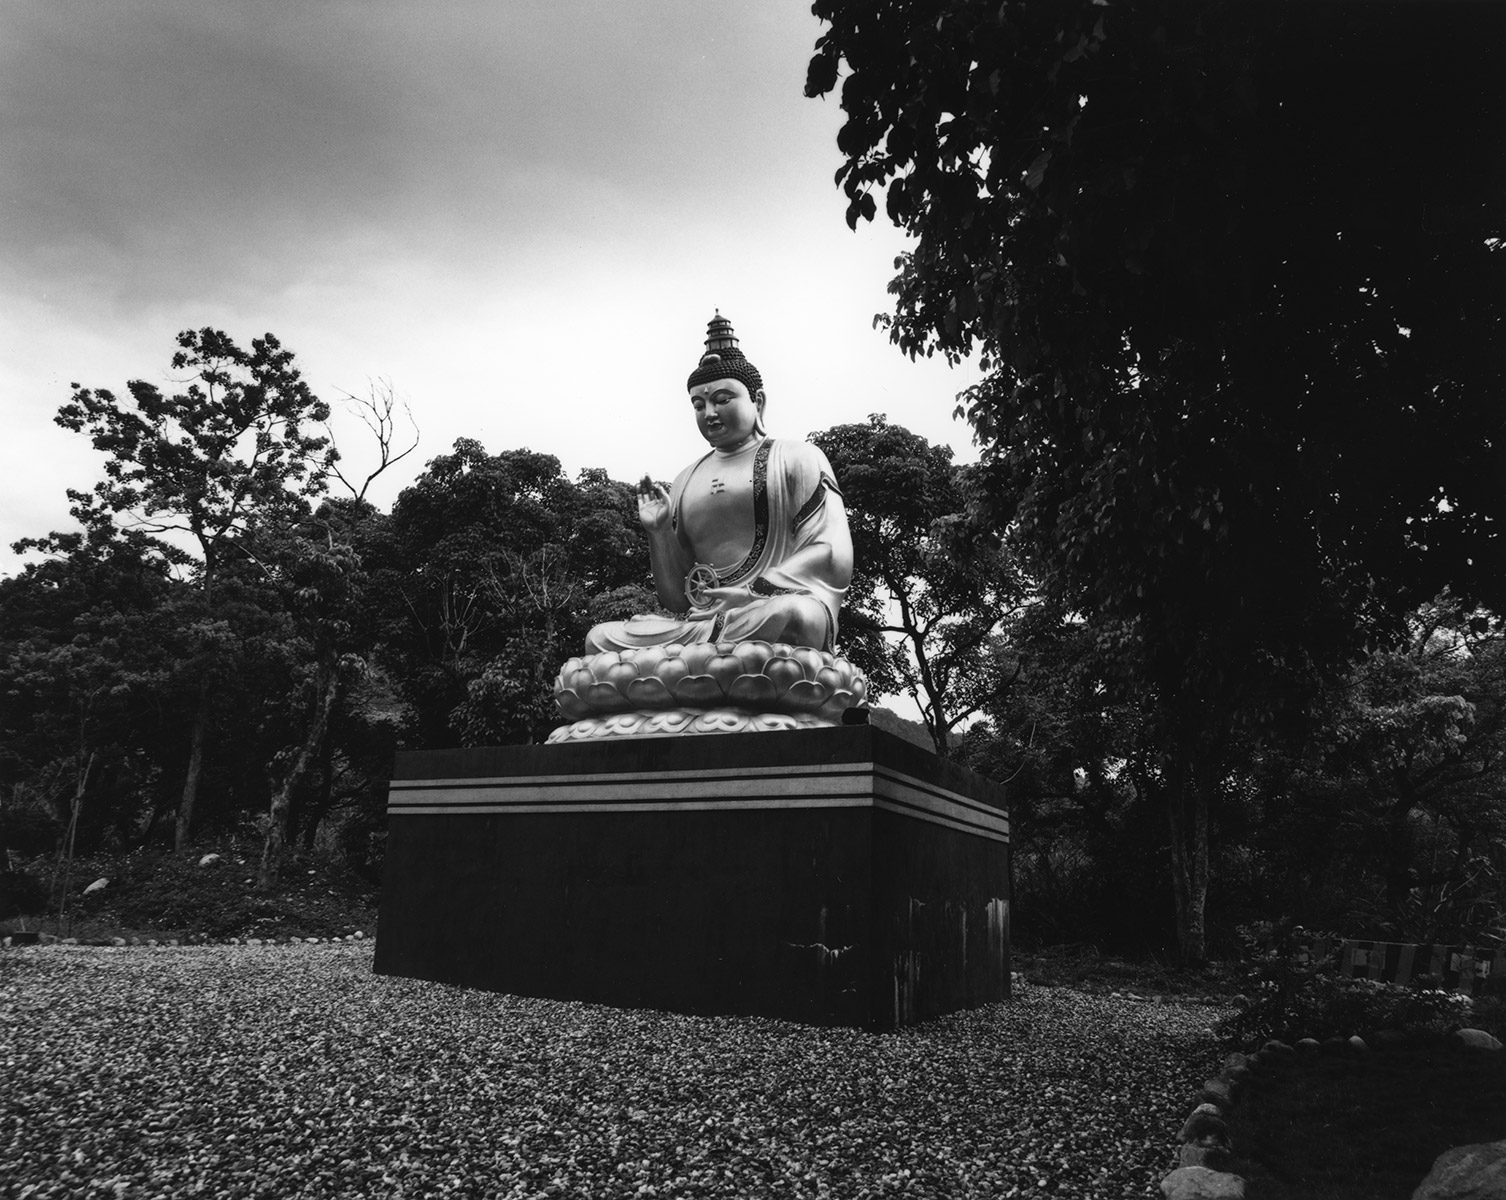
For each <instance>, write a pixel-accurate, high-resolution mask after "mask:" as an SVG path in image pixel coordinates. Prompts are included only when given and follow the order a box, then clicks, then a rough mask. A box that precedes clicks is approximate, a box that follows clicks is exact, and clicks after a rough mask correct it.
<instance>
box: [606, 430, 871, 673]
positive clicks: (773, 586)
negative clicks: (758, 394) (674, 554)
mask: <svg viewBox="0 0 1506 1200" xmlns="http://www.w3.org/2000/svg"><path fill="white" fill-rule="evenodd" d="M713 453H714V452H713ZM709 457H710V455H709V454H708V455H705V456H703V457H702V458H700V459H697V460H696V461H695V462H694V463H692V464H691V465H690V466H688V467H686V468H685V469H684V470H683V471H681V472H680V474H679V475H678V476H676V477H675V481H674V483H673V485H672V486H671V487H670V491H669V503H670V514H671V517H670V519H671V521H672V523H673V528H674V530H675V534H676V536H677V537H679V538H680V540H681V544H682V546H684V547H685V550H686V552H687V554H690V548H689V546H688V545H685V541H684V534H683V529H684V521H683V520H682V513H681V505H682V503H683V500H684V496H685V487H686V484H688V483H689V482H690V477H691V476H692V475H693V474H694V473H695V469H696V467H698V466H700V465H701V463H702V462H704V461H705V460H706V459H707V458H709ZM752 523H753V528H752V541H751V547H750V549H749V551H748V553H747V554H746V555H745V556H744V557H743V559H742V561H741V562H738V563H732V564H727V565H725V566H724V565H721V564H716V584H715V586H716V587H749V588H751V589H752V591H753V593H754V597H753V599H751V600H749V601H747V602H746V603H735V602H734V603H727V602H725V601H723V602H718V603H715V604H712V605H711V606H709V609H702V610H699V611H701V612H709V613H710V616H709V618H703V619H700V620H690V619H688V618H685V617H678V616H664V615H660V614H653V613H644V614H639V615H638V616H635V617H631V618H629V619H628V620H626V621H608V622H606V623H604V624H601V625H597V626H596V627H595V628H594V629H592V630H591V632H590V633H589V634H588V635H587V637H586V651H587V653H598V652H600V651H604V650H627V649H634V648H639V647H644V646H663V645H668V644H669V643H671V642H679V643H681V644H683V645H692V644H695V643H697V642H722V641H725V642H742V641H753V640H760V641H777V640H784V639H782V638H781V637H780V632H779V631H780V630H781V629H782V628H783V627H784V625H785V624H786V622H787V620H788V614H789V611H790V607H791V604H792V603H794V604H802V605H809V603H810V601H815V602H816V603H817V604H819V606H820V611H822V612H824V614H825V617H826V637H825V645H823V646H821V647H818V649H825V650H830V649H832V647H833V644H834V643H835V641H836V635H837V614H838V612H839V611H840V609H841V607H842V597H843V595H845V594H846V592H847V585H848V583H849V582H850V579H851V572H850V570H848V571H841V570H839V569H837V568H834V567H833V566H832V564H831V562H830V561H828V560H829V559H831V558H832V557H833V556H831V555H822V554H819V553H817V554H813V555H811V554H808V555H803V556H802V555H801V552H802V551H805V550H807V549H810V548H812V547H820V546H826V547H834V548H837V549H838V550H840V551H841V552H842V553H840V554H838V555H836V556H835V557H836V558H837V559H838V561H840V562H850V561H851V557H852V539H851V535H850V534H849V533H848V530H847V510H846V509H845V508H844V507H843V503H842V493H841V491H840V490H839V489H838V488H837V482H836V477H835V475H834V474H833V472H832V469H831V464H830V463H829V462H828V461H827V459H826V455H825V454H823V453H822V452H821V451H820V449H819V448H817V447H816V446H813V445H811V444H810V443H809V442H796V441H790V440H787V439H783V438H766V439H765V440H764V441H763V442H762V443H761V444H760V445H759V447H758V450H757V452H756V455H755V458H754V462H753V514H752ZM692 557H693V555H692ZM813 559H814V560H817V561H815V562H813V561H811V560H813ZM791 597H806V598H807V599H806V600H804V601H800V600H795V601H791V599H790V598H791Z"/></svg>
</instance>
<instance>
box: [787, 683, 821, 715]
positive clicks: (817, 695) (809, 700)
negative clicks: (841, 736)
mask: <svg viewBox="0 0 1506 1200" xmlns="http://www.w3.org/2000/svg"><path fill="white" fill-rule="evenodd" d="M826 698H827V692H826V689H825V688H824V687H822V686H821V685H820V684H819V683H812V682H811V681H810V680H809V679H802V680H801V681H800V682H799V683H796V684H792V685H791V686H790V689H789V691H787V692H785V694H784V695H783V696H782V697H780V707H781V708H792V709H794V710H795V711H796V712H814V711H815V710H816V709H818V708H820V707H821V706H822V705H823V704H825V703H826Z"/></svg>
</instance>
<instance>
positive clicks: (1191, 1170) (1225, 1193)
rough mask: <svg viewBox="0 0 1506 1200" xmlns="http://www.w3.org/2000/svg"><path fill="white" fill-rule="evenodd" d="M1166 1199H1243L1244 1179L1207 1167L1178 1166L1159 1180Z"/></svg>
mask: <svg viewBox="0 0 1506 1200" xmlns="http://www.w3.org/2000/svg"><path fill="white" fill-rule="evenodd" d="M1161 1194H1162V1195H1163V1196H1165V1197H1166V1200H1244V1196H1245V1181H1244V1180H1243V1179H1241V1178H1240V1177H1239V1176H1238V1175H1231V1174H1229V1173H1228V1172H1227V1171H1214V1170H1210V1169H1209V1168H1208V1167H1178V1168H1177V1169H1176V1170H1175V1171H1173V1172H1172V1173H1171V1174H1170V1175H1168V1176H1167V1177H1166V1178H1165V1179H1163V1180H1161Z"/></svg>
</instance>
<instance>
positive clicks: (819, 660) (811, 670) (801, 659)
mask: <svg viewBox="0 0 1506 1200" xmlns="http://www.w3.org/2000/svg"><path fill="white" fill-rule="evenodd" d="M790 657H791V658H793V659H794V660H795V661H796V662H797V663H799V664H800V666H801V667H802V668H803V669H804V670H805V677H806V678H807V679H814V678H815V677H816V676H817V674H819V673H820V671H821V668H822V667H824V666H825V665H826V655H824V654H822V653H821V651H819V650H812V649H811V648H810V647H809V646H796V647H795V650H794V653H793V654H791V655H790Z"/></svg>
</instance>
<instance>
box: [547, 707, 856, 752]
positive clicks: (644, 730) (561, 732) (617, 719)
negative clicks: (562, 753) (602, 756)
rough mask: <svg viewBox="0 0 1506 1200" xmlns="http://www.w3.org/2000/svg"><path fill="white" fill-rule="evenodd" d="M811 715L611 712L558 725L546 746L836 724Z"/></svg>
mask: <svg viewBox="0 0 1506 1200" xmlns="http://www.w3.org/2000/svg"><path fill="white" fill-rule="evenodd" d="M840 724H841V721H839V720H838V721H832V720H828V719H826V718H824V717H820V716H817V715H815V714H814V713H770V712H753V711H752V710H751V709H746V708H711V709H706V708H671V709H653V710H650V711H647V712H628V713H612V714H611V715H610V716H602V717H586V718H585V719H584V720H580V721H575V722H572V723H571V724H569V725H561V726H560V727H559V728H558V729H556V730H555V731H554V732H553V733H551V734H550V735H549V744H550V745H555V744H557V743H560V742H594V741H600V740H601V739H602V738H624V737H678V736H681V735H683V734H688V733H766V732H770V731H773V730H778V729H829V728H830V727H831V726H833V725H840Z"/></svg>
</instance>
